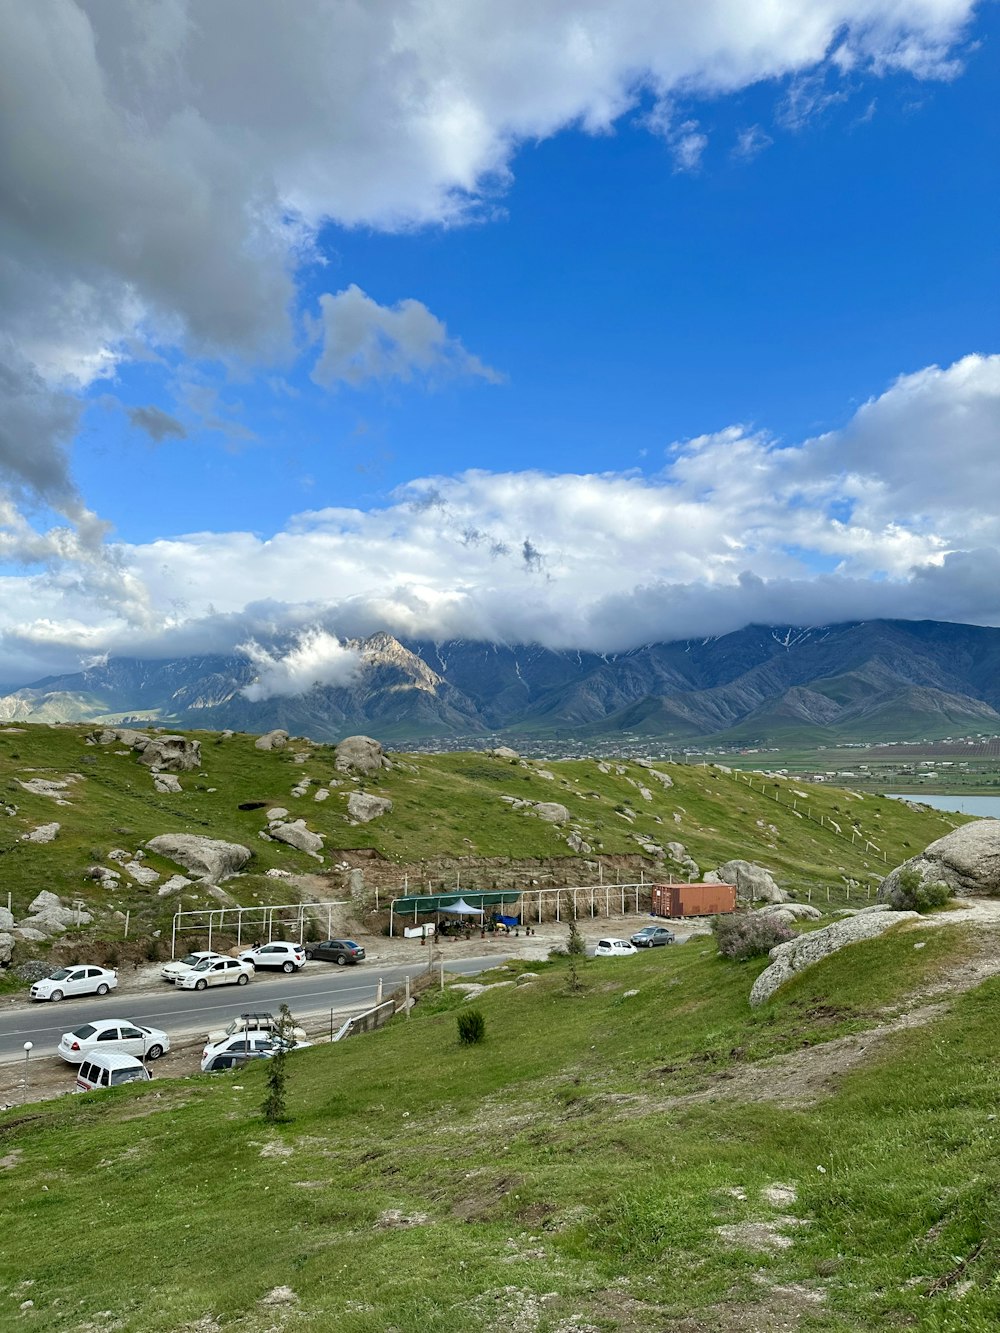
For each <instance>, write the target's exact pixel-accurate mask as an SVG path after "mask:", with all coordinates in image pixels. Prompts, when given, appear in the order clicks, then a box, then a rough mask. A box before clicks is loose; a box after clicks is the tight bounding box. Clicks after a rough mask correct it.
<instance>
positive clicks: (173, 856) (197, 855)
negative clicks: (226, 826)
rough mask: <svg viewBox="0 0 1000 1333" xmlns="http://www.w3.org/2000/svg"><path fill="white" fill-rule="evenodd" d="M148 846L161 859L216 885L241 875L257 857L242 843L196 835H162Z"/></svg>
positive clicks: (150, 841) (153, 839) (152, 840)
mask: <svg viewBox="0 0 1000 1333" xmlns="http://www.w3.org/2000/svg"><path fill="white" fill-rule="evenodd" d="M146 846H147V847H148V848H149V850H150V851H151V852H156V853H157V855H158V856H162V857H165V858H166V860H168V861H174V862H175V863H176V864H177V865H179V866H183V867H184V869H185V870H189V871H190V872H191V874H192V875H195V876H196V877H197V878H198V879H200V880H207V881H209V882H211V883H213V884H218V883H219V882H220V881H221V880H225V879H230V878H231V877H232V876H233V875H238V874H239V872H240V871H241V870H242V869H243V867H244V866H245V865H246V864H247V862H248V861H249V860H250V858H251V857H252V856H253V852H251V850H250V848H249V847H243V846H242V845H241V844H240V843H238V842H222V841H221V840H220V839H218V838H203V837H200V836H199V835H198V834H196V833H161V834H160V835H159V836H158V837H156V838H150V840H149V842H147V843H146Z"/></svg>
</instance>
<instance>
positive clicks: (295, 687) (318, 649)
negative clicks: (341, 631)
mask: <svg viewBox="0 0 1000 1333" xmlns="http://www.w3.org/2000/svg"><path fill="white" fill-rule="evenodd" d="M236 651H237V652H239V653H242V654H243V656H244V657H248V658H249V659H250V661H251V662H252V663H253V665H254V667H255V668H256V670H257V678H256V680H255V681H254V682H253V684H251V685H247V686H245V687H244V689H243V693H244V694H245V695H246V697H247V698H248V699H250V700H253V701H254V702H256V701H257V700H260V699H270V698H272V697H273V696H274V695H292V696H295V695H301V694H308V693H309V691H310V690H311V689H313V687H314V686H316V685H347V684H349V683H350V681H351V680H352V678H353V677H354V676H355V675H356V674H357V671H358V668H359V666H360V659H359V657H358V654H357V653H356V652H354V651H353V649H350V648H348V647H346V646H345V645H344V644H342V643H341V642H340V640H339V639H337V638H335V637H334V636H333V635H332V634H327V633H326V631H325V630H322V629H319V628H317V627H314V628H312V629H309V630H305V631H304V632H303V633H301V634H300V635H299V637H298V639H297V640H296V642H295V644H294V645H293V646H292V647H291V648H288V649H287V650H286V651H285V652H284V653H281V652H271V651H270V650H269V649H267V648H264V647H262V646H261V645H260V644H259V643H256V642H254V641H253V640H252V639H251V640H249V641H248V642H247V643H241V644H238V645H237V648H236Z"/></svg>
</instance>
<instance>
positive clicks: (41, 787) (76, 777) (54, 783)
mask: <svg viewBox="0 0 1000 1333" xmlns="http://www.w3.org/2000/svg"><path fill="white" fill-rule="evenodd" d="M82 781H83V774H82V773H67V774H66V776H65V777H64V778H29V779H28V781H27V782H21V781H20V779H18V782H19V783H20V785H21V786H22V787H23V788H24V790H25V791H30V792H31V794H32V796H48V797H49V799H50V800H53V801H55V803H56V805H69V801H67V799H66V793H67V790H68V788H69V786H70V784H71V783H73V782H82Z"/></svg>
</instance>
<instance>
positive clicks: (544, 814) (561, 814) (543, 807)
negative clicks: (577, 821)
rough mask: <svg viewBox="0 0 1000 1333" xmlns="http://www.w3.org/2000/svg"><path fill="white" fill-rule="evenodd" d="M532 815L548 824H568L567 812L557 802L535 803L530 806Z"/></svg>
mask: <svg viewBox="0 0 1000 1333" xmlns="http://www.w3.org/2000/svg"><path fill="white" fill-rule="evenodd" d="M532 814H535V815H537V816H538V818H539V819H544V820H545V821H546V823H549V824H568V823H569V811H568V810H567V809H566V807H565V806H564V805H560V804H559V802H558V801H537V802H535V804H534V805H533V806H532Z"/></svg>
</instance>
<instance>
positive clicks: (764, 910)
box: [757, 903, 823, 921]
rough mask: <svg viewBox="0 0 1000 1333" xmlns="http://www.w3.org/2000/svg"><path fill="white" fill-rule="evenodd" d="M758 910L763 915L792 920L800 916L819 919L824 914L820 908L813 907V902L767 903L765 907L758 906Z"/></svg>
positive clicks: (813, 919)
mask: <svg viewBox="0 0 1000 1333" xmlns="http://www.w3.org/2000/svg"><path fill="white" fill-rule="evenodd" d="M757 911H758V912H759V914H760V915H761V916H777V917H787V918H788V920H790V921H794V920H796V919H799V918H801V919H804V920H807V921H818V920H819V919H820V917H822V915H823V913H822V912H821V911H820V910H819V908H818V907H813V906H812V905H811V903H765V905H764V906H763V907H758V908H757Z"/></svg>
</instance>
